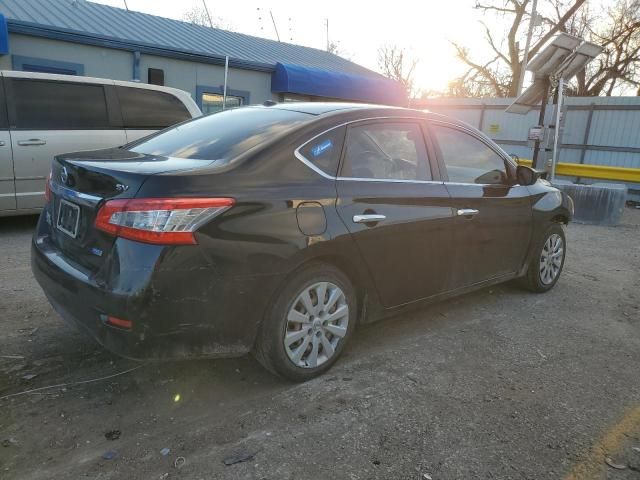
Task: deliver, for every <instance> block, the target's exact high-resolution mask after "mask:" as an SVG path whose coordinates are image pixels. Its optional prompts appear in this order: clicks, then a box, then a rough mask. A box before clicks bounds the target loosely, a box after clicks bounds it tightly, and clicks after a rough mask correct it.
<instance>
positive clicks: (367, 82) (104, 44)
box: [0, 0, 406, 113]
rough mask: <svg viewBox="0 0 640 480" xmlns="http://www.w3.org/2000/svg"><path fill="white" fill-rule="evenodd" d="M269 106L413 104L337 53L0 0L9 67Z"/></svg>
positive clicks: (3, 65) (215, 106)
mask: <svg viewBox="0 0 640 480" xmlns="http://www.w3.org/2000/svg"><path fill="white" fill-rule="evenodd" d="M227 56H228V57H229V75H228V83H227V105H231V106H237V105H246V104H249V103H262V102H264V101H266V100H274V101H278V102H283V101H285V102H286V101H314V100H323V101H326V100H341V101H357V102H369V103H381V104H389V105H405V104H406V94H405V92H404V90H403V88H402V87H401V86H400V85H399V84H398V83H396V82H393V81H391V80H388V79H386V78H385V77H383V76H381V75H379V74H378V73H375V72H373V71H371V70H368V69H366V68H364V67H362V66H360V65H358V64H356V63H353V62H351V61H349V60H346V59H344V58H341V57H339V56H337V55H333V54H331V53H328V52H325V51H323V50H317V49H314V48H309V47H303V46H300V45H293V44H290V43H284V42H276V41H273V40H266V39H263V38H258V37H253V36H250V35H244V34H241V33H235V32H229V31H225V30H219V29H213V28H207V27H202V26H199V25H193V24H191V23H186V22H181V21H178V20H171V19H168V18H162V17H157V16H154V15H148V14H144V13H139V12H133V11H127V10H125V9H120V8H115V7H109V6H106V5H100V4H96V3H92V2H89V1H87V0H0V69H2V70H25V71H36V72H50V73H63V74H69V75H85V76H91V77H102V78H111V79H116V80H134V81H140V82H147V83H154V84H159V85H166V86H170V87H175V88H180V89H182V90H186V91H187V92H190V93H191V95H193V98H194V99H195V101H196V102H197V103H198V105H199V106H200V107H201V109H202V110H203V111H204V112H205V113H207V112H213V111H217V110H219V109H220V108H221V102H222V90H223V84H224V65H225V57H227Z"/></svg>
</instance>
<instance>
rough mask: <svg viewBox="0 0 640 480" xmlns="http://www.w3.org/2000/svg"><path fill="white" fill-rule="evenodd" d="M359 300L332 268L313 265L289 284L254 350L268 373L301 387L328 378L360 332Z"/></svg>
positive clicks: (293, 278) (261, 332)
mask: <svg viewBox="0 0 640 480" xmlns="http://www.w3.org/2000/svg"><path fill="white" fill-rule="evenodd" d="M356 318H357V302H356V296H355V293H354V290H353V287H352V285H351V282H350V281H349V279H348V278H347V277H346V275H344V274H343V273H342V272H341V271H340V270H338V269H337V268H335V267H333V266H330V265H319V264H316V265H312V266H308V267H305V268H303V269H302V270H300V271H298V272H297V273H294V274H293V276H292V277H291V278H289V279H288V280H287V281H286V283H285V285H284V287H283V288H282V291H281V292H280V294H279V295H278V297H277V299H276V302H275V303H274V305H273V307H272V308H271V310H270V311H269V312H267V316H266V318H265V319H264V321H263V323H262V326H261V328H260V334H259V336H258V340H257V343H256V348H255V351H254V353H255V356H256V358H257V359H258V361H259V362H260V363H261V364H262V365H263V366H264V367H265V368H266V369H267V370H269V371H271V372H273V373H275V374H277V375H280V376H282V377H285V378H287V379H289V380H293V381H296V382H304V381H306V380H309V379H311V378H314V377H317V376H318V375H320V374H322V373H324V372H326V371H327V370H328V369H329V368H331V366H332V365H333V364H334V363H335V362H336V360H337V359H338V357H339V356H340V354H341V353H342V351H343V350H344V347H345V345H346V344H347V341H348V340H349V338H350V336H351V334H352V333H353V330H354V328H355V324H356Z"/></svg>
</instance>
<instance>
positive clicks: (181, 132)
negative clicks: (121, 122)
mask: <svg viewBox="0 0 640 480" xmlns="http://www.w3.org/2000/svg"><path fill="white" fill-rule="evenodd" d="M311 118H312V117H311V116H310V115H308V114H306V113H300V112H292V111H290V110H279V109H276V108H267V107H264V108H263V107H244V108H238V109H234V110H227V111H225V112H220V113H214V114H212V115H207V116H205V117H200V118H197V119H195V120H192V121H189V122H186V123H182V124H179V125H177V126H175V127H172V128H169V129H167V130H163V131H162V132H160V133H159V134H157V135H154V136H152V137H147V138H146V139H143V140H141V141H139V142H135V143H133V144H131V145H129V146H128V147H126V148H128V149H129V150H131V151H133V152H136V153H145V154H148V155H159V156H164V157H178V158H193V159H202V160H230V159H232V158H235V157H237V156H238V155H240V154H242V153H244V152H246V151H248V150H249V149H251V148H253V147H255V146H256V145H258V144H260V143H262V142H265V141H267V140H270V139H272V138H273V137H274V136H276V135H278V134H280V133H282V132H285V131H286V130H288V129H290V128H292V127H295V126H297V125H299V124H302V123H304V122H306V121H308V120H309V119H311Z"/></svg>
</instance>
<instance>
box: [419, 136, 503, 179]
mask: <svg viewBox="0 0 640 480" xmlns="http://www.w3.org/2000/svg"><path fill="white" fill-rule="evenodd" d="M431 130H432V131H433V135H434V136H435V139H436V143H437V144H438V148H439V149H440V154H441V155H442V160H443V162H444V165H445V167H446V169H447V175H448V177H449V181H450V182H455V183H478V184H483V185H487V184H488V185H503V184H507V183H508V175H507V167H506V163H505V160H504V159H503V158H502V157H501V156H500V155H498V154H497V153H496V152H495V151H494V150H493V149H491V148H489V147H488V146H487V145H486V144H485V143H484V142H481V141H480V140H478V139H477V138H475V137H473V136H472V135H469V134H468V133H464V132H462V131H460V130H457V129H455V128H450V127H445V126H441V125H432V127H431Z"/></svg>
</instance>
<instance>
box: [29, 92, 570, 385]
mask: <svg viewBox="0 0 640 480" xmlns="http://www.w3.org/2000/svg"><path fill="white" fill-rule="evenodd" d="M47 198H48V201H47V205H46V207H45V209H44V211H43V212H42V215H41V217H40V220H39V223H38V226H37V230H36V233H35V235H34V237H33V247H32V268H33V271H34V273H35V276H36V278H37V279H38V281H39V283H40V285H41V286H42V288H43V290H44V291H45V293H46V295H47V297H48V298H49V300H50V302H51V304H52V305H53V306H54V308H55V309H56V310H57V311H58V312H59V314H60V315H61V316H62V317H63V318H65V319H67V320H69V321H71V322H73V323H75V324H77V325H79V326H80V327H81V328H82V329H84V330H86V331H87V332H89V333H90V334H91V335H92V336H93V337H95V338H96V339H97V340H98V341H99V342H100V343H101V344H102V345H104V346H105V347H106V348H108V349H110V350H112V351H114V352H116V353H118V354H120V355H123V356H126V357H131V358H168V357H174V358H175V357H197V356H210V357H221V356H236V355H242V354H245V353H248V352H254V354H255V355H256V357H257V358H258V359H259V360H260V362H261V363H262V364H263V365H264V366H265V367H266V368H267V369H269V370H271V371H272V372H276V373H278V374H280V375H282V376H284V377H287V378H290V379H293V380H306V379H309V378H312V377H314V376H316V375H318V374H320V373H322V372H324V371H326V370H327V369H328V368H330V367H331V365H332V364H333V363H334V362H335V361H336V359H337V358H338V357H339V355H340V353H341V352H342V351H343V350H344V348H345V345H346V343H347V341H348V340H349V337H350V336H351V334H352V333H353V331H354V329H355V327H356V325H357V324H358V323H360V322H370V321H373V320H375V319H379V318H381V317H384V316H388V315H391V314H394V313H397V312H399V311H401V310H402V309H403V308H405V307H408V306H416V305H422V304H424V303H425V302H431V301H435V300H441V299H443V298H447V297H450V296H452V295H458V294H461V293H464V292H468V291H470V290H474V289H477V288H480V287H483V286H486V285H491V284H495V283H498V282H504V281H507V280H513V279H519V280H520V281H521V282H522V283H524V284H525V285H526V286H528V288H530V289H531V290H533V291H535V292H545V291H547V290H549V289H551V288H552V287H553V286H554V285H555V283H556V282H557V281H558V277H559V275H560V272H561V271H562V267H563V263H564V258H565V252H566V241H565V236H564V233H563V227H562V226H563V224H566V223H567V222H569V220H570V219H571V217H572V214H573V203H572V201H571V199H570V198H569V197H567V196H566V195H565V194H563V193H561V192H560V191H558V190H557V189H555V188H553V187H552V186H551V185H550V184H549V183H548V182H547V181H545V180H544V179H541V178H538V175H537V173H536V172H534V171H533V170H531V169H529V168H527V167H523V166H517V165H516V164H515V163H514V162H513V160H512V159H511V158H510V157H509V156H508V155H507V154H505V153H504V152H503V151H502V150H501V149H500V147H498V146H497V145H496V144H495V143H493V142H492V141H491V140H490V139H489V138H487V137H486V136H485V135H483V134H482V133H480V132H478V131H477V130H475V129H474V128H472V127H470V126H469V125H467V124H464V123H462V122H459V121H456V120H453V119H450V118H446V117H443V116H440V115H435V114H431V113H425V112H420V111H414V110H407V109H401V108H391V107H380V106H373V105H355V104H339V103H306V104H305V103H298V104H286V105H267V106H256V107H245V108H239V109H234V110H229V111H226V112H222V113H217V114H214V115H210V116H207V117H202V118H199V119H196V120H192V121H188V122H185V123H182V124H179V125H177V126H175V127H172V128H170V129H167V130H164V131H162V132H160V133H158V134H156V135H154V136H151V137H147V138H145V139H143V140H141V141H138V142H137V143H132V144H129V145H126V146H125V147H121V148H117V149H111V150H102V151H94V152H79V153H74V154H68V155H61V156H58V157H56V158H55V160H54V161H53V166H52V170H51V176H50V179H49V181H48V182H47Z"/></svg>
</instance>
